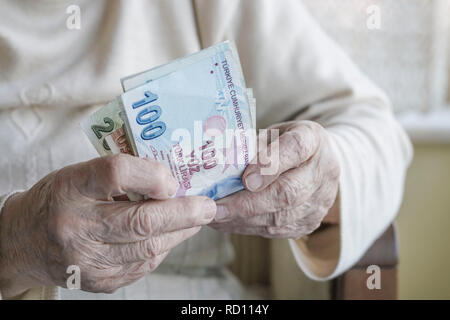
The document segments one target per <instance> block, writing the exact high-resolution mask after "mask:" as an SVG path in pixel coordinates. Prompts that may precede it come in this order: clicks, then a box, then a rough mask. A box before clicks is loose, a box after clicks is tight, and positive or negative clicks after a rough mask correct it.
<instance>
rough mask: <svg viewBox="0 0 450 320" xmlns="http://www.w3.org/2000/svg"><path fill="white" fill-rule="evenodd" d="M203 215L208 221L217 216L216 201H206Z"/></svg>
mask: <svg viewBox="0 0 450 320" xmlns="http://www.w3.org/2000/svg"><path fill="white" fill-rule="evenodd" d="M202 210H203V215H204V216H205V218H206V219H208V220H211V219H212V218H214V216H215V215H216V203H215V201H214V200H211V199H206V200H205V201H204V202H203V209H202Z"/></svg>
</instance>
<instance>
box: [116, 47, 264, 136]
mask: <svg viewBox="0 0 450 320" xmlns="http://www.w3.org/2000/svg"><path fill="white" fill-rule="evenodd" d="M223 51H228V52H229V54H230V55H232V58H233V60H234V61H235V62H236V63H235V67H236V68H237V72H238V73H239V74H243V71H242V67H241V63H240V59H239V54H238V52H237V49H236V45H235V44H234V42H232V41H224V42H222V43H219V44H216V45H214V46H212V47H209V48H206V49H203V50H201V51H199V52H196V53H193V54H190V55H187V56H185V57H182V58H179V59H176V60H174V61H172V62H170V63H167V64H164V65H161V66H157V67H154V68H151V69H149V70H146V71H143V72H140V73H137V74H134V75H130V76H127V77H125V78H122V79H121V84H122V88H123V91H124V92H126V91H128V90H130V89H133V88H136V87H139V86H141V85H143V84H145V83H148V82H150V81H153V80H155V79H158V78H161V77H164V76H166V75H168V74H170V73H172V72H176V71H178V70H180V69H182V68H184V67H187V66H189V65H192V64H194V63H197V62H200V61H202V60H205V59H214V57H215V56H216V55H217V54H218V53H220V52H223ZM241 80H242V87H243V88H245V80H244V77H242V79H241ZM245 95H246V96H247V99H248V103H249V105H250V114H251V127H253V128H255V127H256V108H255V102H254V99H253V90H252V89H250V88H246V90H245Z"/></svg>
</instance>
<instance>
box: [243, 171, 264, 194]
mask: <svg viewBox="0 0 450 320" xmlns="http://www.w3.org/2000/svg"><path fill="white" fill-rule="evenodd" d="M245 184H246V185H247V187H248V189H249V190H250V191H255V190H258V189H259V188H260V187H261V186H262V184H263V177H262V176H261V175H260V174H258V173H252V174H250V175H248V176H247V178H245Z"/></svg>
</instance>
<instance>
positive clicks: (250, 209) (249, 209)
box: [237, 197, 258, 216]
mask: <svg viewBox="0 0 450 320" xmlns="http://www.w3.org/2000/svg"><path fill="white" fill-rule="evenodd" d="M237 207H238V208H241V210H242V212H245V213H247V214H248V215H249V216H254V215H256V214H258V212H255V211H256V209H255V204H254V203H253V201H252V199H251V198H250V197H241V198H240V199H239V200H238V201H237Z"/></svg>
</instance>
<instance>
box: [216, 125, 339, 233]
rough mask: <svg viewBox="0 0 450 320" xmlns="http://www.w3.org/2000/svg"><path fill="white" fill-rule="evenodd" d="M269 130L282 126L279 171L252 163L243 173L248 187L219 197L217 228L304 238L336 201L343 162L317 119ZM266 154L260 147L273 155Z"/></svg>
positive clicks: (259, 154)
mask: <svg viewBox="0 0 450 320" xmlns="http://www.w3.org/2000/svg"><path fill="white" fill-rule="evenodd" d="M269 129H279V130H280V132H279V135H280V136H279V139H278V140H276V141H274V142H272V143H279V157H273V156H272V157H271V161H272V163H271V165H272V166H273V165H275V167H276V166H278V170H276V173H275V174H271V175H261V174H260V173H261V172H262V171H261V168H263V167H265V166H263V165H261V164H250V165H249V166H248V167H247V168H246V170H245V172H244V174H243V176H242V180H243V183H244V186H245V188H246V190H243V191H240V192H237V193H235V194H233V195H231V196H229V197H226V198H224V199H221V200H219V201H217V215H216V219H215V221H214V222H213V223H212V224H210V226H211V227H213V228H215V229H217V230H220V231H224V232H232V233H242V234H253V235H260V236H263V237H269V238H273V237H280V238H294V239H298V238H300V237H302V236H304V235H307V234H309V233H311V232H313V231H314V230H315V229H316V228H318V227H319V225H320V223H321V221H322V219H323V218H324V216H325V215H326V214H327V212H328V210H329V209H330V208H331V207H332V205H333V204H334V202H335V199H336V194H337V190H338V179H339V165H338V161H337V160H336V158H335V156H334V154H333V152H332V150H331V148H330V144H329V140H328V136H327V132H326V131H325V129H324V128H323V127H321V126H320V125H319V124H317V123H315V122H311V121H292V122H286V123H282V124H278V125H274V126H272V127H270V128H269ZM268 148H269V149H270V146H268ZM266 154H267V153H266V151H265V150H260V151H259V153H258V159H267V156H265V155H266ZM265 161H266V160H264V162H265ZM273 161H275V162H276V163H273ZM266 167H267V166H266Z"/></svg>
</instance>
